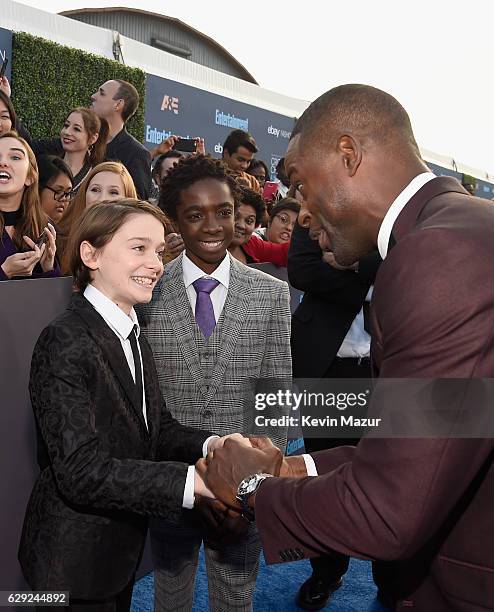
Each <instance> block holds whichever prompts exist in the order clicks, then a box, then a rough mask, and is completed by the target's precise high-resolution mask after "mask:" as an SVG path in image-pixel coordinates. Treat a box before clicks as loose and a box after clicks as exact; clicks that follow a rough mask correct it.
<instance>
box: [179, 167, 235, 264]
mask: <svg viewBox="0 0 494 612" xmlns="http://www.w3.org/2000/svg"><path fill="white" fill-rule="evenodd" d="M176 215H177V225H178V228H179V232H180V234H181V235H182V239H183V241H184V243H185V252H186V253H187V257H189V259H190V260H191V261H193V262H194V263H195V264H196V266H197V267H198V268H200V269H201V270H203V271H204V272H205V273H206V274H211V272H213V270H215V269H216V268H217V267H218V266H219V264H220V263H221V262H222V260H223V258H224V257H225V254H226V250H227V248H228V246H229V245H230V242H231V241H232V239H233V227H234V216H235V215H234V199H233V195H232V193H231V190H230V187H229V185H228V183H225V182H223V181H220V180H218V179H215V178H205V179H201V180H199V181H197V182H195V183H193V184H192V185H190V186H189V187H187V188H186V189H183V190H182V191H181V193H180V204H179V205H178V206H177V209H176Z"/></svg>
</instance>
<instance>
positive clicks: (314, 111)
mask: <svg viewBox="0 0 494 612" xmlns="http://www.w3.org/2000/svg"><path fill="white" fill-rule="evenodd" d="M342 134H350V135H353V136H356V137H358V138H359V139H360V140H361V141H362V142H366V141H367V142H369V141H371V142H373V144H376V145H381V146H384V147H385V148H387V147H390V148H391V149H393V150H395V151H396V150H397V149H399V150H401V151H402V153H404V154H410V153H413V154H414V155H417V156H419V157H420V153H419V149H418V146H417V143H416V141H415V137H414V135H413V130H412V125H411V123H410V117H409V116H408V113H407V112H406V110H405V109H404V108H403V106H402V105H401V104H400V103H399V102H398V100H396V99H395V98H393V96H391V95H390V94H388V93H386V92H385V91H381V90H380V89H377V88H375V87H371V86H370V85H358V84H351V85H340V86H339V87H335V88H333V89H330V90H329V91H327V92H326V93H324V94H322V96H319V98H317V100H314V102H312V104H311V105H310V106H309V107H308V108H307V109H306V110H305V111H304V113H303V114H302V116H301V117H300V119H299V120H298V121H297V123H296V125H295V128H294V130H293V133H292V139H293V138H295V137H296V136H297V135H300V139H301V140H303V146H304V147H313V146H314V147H317V145H318V144H320V145H321V146H327V143H328V142H331V141H332V140H333V139H334V138H338V137H339V136H340V135H342Z"/></svg>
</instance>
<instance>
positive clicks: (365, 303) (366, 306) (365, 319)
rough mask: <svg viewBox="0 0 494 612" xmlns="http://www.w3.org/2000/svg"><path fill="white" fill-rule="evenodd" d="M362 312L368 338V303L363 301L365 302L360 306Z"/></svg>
mask: <svg viewBox="0 0 494 612" xmlns="http://www.w3.org/2000/svg"><path fill="white" fill-rule="evenodd" d="M362 310H363V311H364V329H365V331H366V332H367V333H368V334H369V336H370V333H371V322H370V302H368V301H367V300H365V302H364V303H363V305H362Z"/></svg>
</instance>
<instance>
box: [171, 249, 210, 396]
mask: <svg viewBox="0 0 494 612" xmlns="http://www.w3.org/2000/svg"><path fill="white" fill-rule="evenodd" d="M162 299H163V301H164V302H165V304H167V314H168V317H169V320H170V324H171V326H172V328H173V331H174V333H175V336H176V337H177V338H178V340H179V342H178V346H179V347H180V351H181V352H182V355H183V358H184V360H185V363H186V364H187V367H188V368H189V371H190V373H191V375H192V378H193V380H194V381H195V383H196V384H197V386H198V387H199V389H200V390H201V392H202V393H203V394H204V395H206V393H207V386H206V381H205V380H204V376H203V372H202V368H201V364H200V361H199V354H198V350H197V345H196V341H195V335H194V328H195V326H196V325H197V324H196V322H195V319H194V315H193V314H192V309H191V307H190V302H189V298H188V297H187V293H186V292H185V285H184V280H183V272H182V258H181V257H179V258H178V259H176V260H175V261H174V262H172V264H170V266H169V267H168V268H167V271H166V275H165V276H164V277H163V284H162Z"/></svg>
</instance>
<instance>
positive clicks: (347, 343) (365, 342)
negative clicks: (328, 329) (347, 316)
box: [336, 285, 374, 359]
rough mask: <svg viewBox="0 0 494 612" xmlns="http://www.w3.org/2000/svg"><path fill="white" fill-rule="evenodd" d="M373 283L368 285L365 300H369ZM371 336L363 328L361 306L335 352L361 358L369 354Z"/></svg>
mask: <svg viewBox="0 0 494 612" xmlns="http://www.w3.org/2000/svg"><path fill="white" fill-rule="evenodd" d="M373 289H374V285H372V286H371V287H369V291H368V292H367V295H366V296H365V301H366V302H370V301H371V298H372V290H373ZM370 343H371V337H370V335H369V334H368V333H367V332H366V331H365V328H364V309H363V308H361V309H360V311H359V312H358V314H357V316H356V317H355V319H353V321H352V324H351V326H350V329H349V330H348V332H347V335H346V336H345V338H344V340H343V342H342V343H341V346H340V348H339V350H338V352H337V353H336V356H337V357H340V358H343V359H345V358H348V357H352V358H353V359H355V358H362V357H369V356H370Z"/></svg>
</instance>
